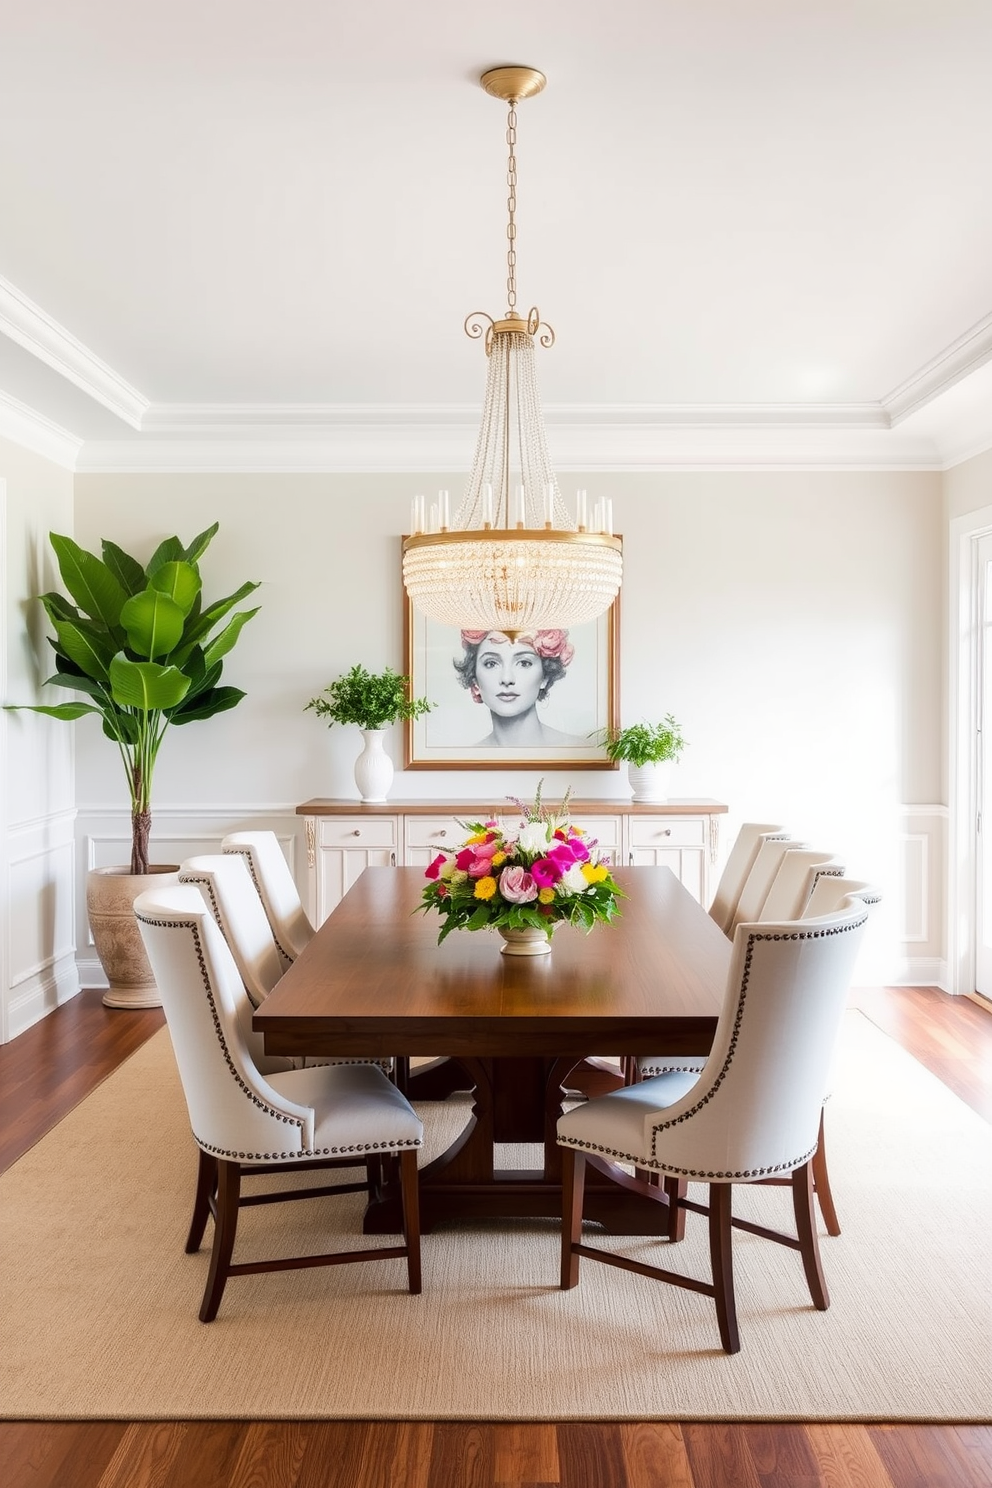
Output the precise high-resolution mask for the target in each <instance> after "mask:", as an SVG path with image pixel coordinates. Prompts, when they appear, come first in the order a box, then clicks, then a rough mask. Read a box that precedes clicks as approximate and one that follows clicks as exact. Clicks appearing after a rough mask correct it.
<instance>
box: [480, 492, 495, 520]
mask: <svg viewBox="0 0 992 1488" xmlns="http://www.w3.org/2000/svg"><path fill="white" fill-rule="evenodd" d="M482 525H483V527H492V525H493V488H492V486H490V485H487V486H486V488H485V490H484V491H483V493H482Z"/></svg>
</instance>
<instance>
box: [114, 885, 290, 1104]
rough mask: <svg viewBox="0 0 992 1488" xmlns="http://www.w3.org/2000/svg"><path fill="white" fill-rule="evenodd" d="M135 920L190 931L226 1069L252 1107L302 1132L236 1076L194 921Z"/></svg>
mask: <svg viewBox="0 0 992 1488" xmlns="http://www.w3.org/2000/svg"><path fill="white" fill-rule="evenodd" d="M137 918H138V919H139V920H141V921H142V923H143V924H145V925H156V926H158V928H159V929H162V930H192V932H193V946H194V948H195V950H196V959H197V961H198V962H199V965H200V976H201V977H202V978H203V987H204V991H205V992H206V994H207V1003H208V1004H209V1007H210V1016H211V1017H212V1018H213V1020H214V1032H215V1033H216V1035H217V1042H218V1043H219V1044H220V1046H221V1049H222V1051H223V1054H224V1059H225V1061H226V1063H227V1067H228V1069H229V1070H230V1071H231V1074H232V1075H233V1076H234V1078H235V1081H236V1082H237V1084H238V1085H239V1087H240V1088H241V1090H242V1091H243V1092H244V1094H245V1095H246V1096H247V1097H248V1099H249V1100H250V1101H251V1103H252V1105H253V1106H258V1108H259V1110H260V1111H265V1112H266V1113H267V1114H268V1115H269V1116H275V1117H276V1119H277V1120H278V1121H284V1122H285V1123H286V1125H287V1126H295V1127H297V1128H298V1129H299V1130H300V1131H302V1130H303V1122H302V1121H301V1120H300V1119H299V1117H297V1116H286V1115H285V1114H284V1113H283V1112H282V1111H277V1110H276V1109H275V1107H274V1106H272V1105H270V1104H269V1103H268V1101H263V1100H262V1099H261V1098H260V1097H259V1096H257V1095H256V1094H255V1092H254V1090H251V1089H249V1087H248V1086H247V1085H246V1084H245V1082H244V1080H242V1078H241V1076H240V1075H239V1074H238V1070H237V1066H236V1065H235V1063H234V1061H233V1059H232V1058H231V1053H230V1050H229V1049H228V1047H227V1040H226V1039H225V1038H224V1030H223V1028H222V1027H221V1022H220V1018H219V1017H218V1016H217V1004H216V1003H215V1001H214V994H213V989H212V988H211V986H210V978H209V976H208V975H207V963H206V961H205V960H204V958H203V946H202V945H201V943H200V934H199V930H198V929H197V924H196V921H195V920H151V919H149V918H148V916H147V915H140V914H139V915H137Z"/></svg>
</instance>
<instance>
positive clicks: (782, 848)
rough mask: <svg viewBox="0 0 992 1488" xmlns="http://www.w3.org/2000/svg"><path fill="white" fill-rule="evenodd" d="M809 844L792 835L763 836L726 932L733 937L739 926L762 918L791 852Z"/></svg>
mask: <svg viewBox="0 0 992 1488" xmlns="http://www.w3.org/2000/svg"><path fill="white" fill-rule="evenodd" d="M805 846H806V844H805V842H795V841H794V840H793V839H792V838H791V837H763V838H762V840H761V842H760V843H759V844H758V851H757V853H756V854H755V859H754V862H753V863H752V864H751V869H750V872H749V873H748V876H747V878H746V879H745V880H744V884H743V887H742V888H741V895H740V898H739V899H738V901H737V908H736V909H735V910H734V912H733V914H732V915H731V917H730V928H729V930H727V932H726V933H727V934H728V935H729V936H730V937H731V938H733V934H734V931H735V930H736V929H737V926H738V925H742V924H753V923H754V922H755V921H756V920H758V919H760V917H761V911H762V909H763V908H764V903H765V900H766V899H767V898H768V891H769V889H770V888H771V886H772V884H773V882H774V880H775V875H776V873H777V872H778V870H779V868H780V867H781V866H782V859H783V858H784V857H785V855H786V853H787V852H795V851H796V850H797V849H798V848H804V847H805Z"/></svg>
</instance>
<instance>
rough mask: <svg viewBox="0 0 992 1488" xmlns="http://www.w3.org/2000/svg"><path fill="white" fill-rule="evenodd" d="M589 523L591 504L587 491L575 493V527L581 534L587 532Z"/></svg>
mask: <svg viewBox="0 0 992 1488" xmlns="http://www.w3.org/2000/svg"><path fill="white" fill-rule="evenodd" d="M588 521H589V503H588V499H587V497H586V493H585V491H576V493H575V525H576V527H577V528H578V530H579V531H580V532H585V530H586V527H587V525H588Z"/></svg>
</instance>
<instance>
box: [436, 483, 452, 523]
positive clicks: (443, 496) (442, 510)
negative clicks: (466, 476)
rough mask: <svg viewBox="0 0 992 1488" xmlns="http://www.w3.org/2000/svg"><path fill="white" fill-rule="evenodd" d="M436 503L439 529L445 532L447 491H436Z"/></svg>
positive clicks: (447, 519) (447, 518) (447, 521)
mask: <svg viewBox="0 0 992 1488" xmlns="http://www.w3.org/2000/svg"><path fill="white" fill-rule="evenodd" d="M437 504H438V516H439V519H440V528H441V531H442V532H447V530H448V525H449V513H448V493H447V491H438V493H437Z"/></svg>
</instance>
